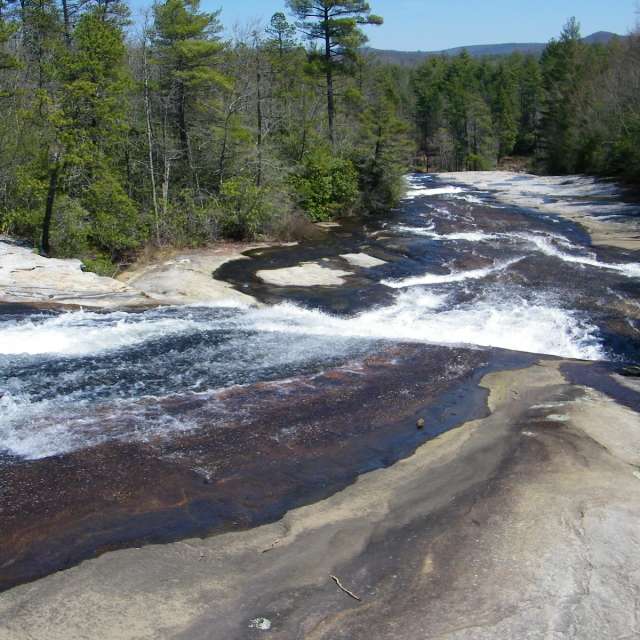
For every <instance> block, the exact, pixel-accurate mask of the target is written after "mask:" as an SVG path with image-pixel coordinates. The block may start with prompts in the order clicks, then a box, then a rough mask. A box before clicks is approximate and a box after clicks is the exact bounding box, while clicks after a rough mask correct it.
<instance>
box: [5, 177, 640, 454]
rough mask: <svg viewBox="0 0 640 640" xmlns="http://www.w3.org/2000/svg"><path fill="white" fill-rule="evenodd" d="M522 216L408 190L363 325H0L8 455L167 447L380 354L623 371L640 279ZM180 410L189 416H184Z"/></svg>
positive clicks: (183, 315)
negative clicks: (239, 408) (232, 410)
mask: <svg viewBox="0 0 640 640" xmlns="http://www.w3.org/2000/svg"><path fill="white" fill-rule="evenodd" d="M519 215H520V214H518V216H519ZM510 216H511V217H510ZM518 216H516V214H510V213H509V212H508V211H505V208H504V207H502V206H499V205H496V204H495V203H494V202H492V201H491V198H490V194H487V193H485V192H474V191H471V190H468V189H465V188H463V187H460V186H457V185H455V186H454V185H442V184H440V183H435V182H434V181H433V180H432V179H431V178H429V177H417V176H416V177H413V178H412V179H411V180H410V182H409V188H408V193H407V197H406V200H405V205H404V206H403V208H402V209H401V211H400V213H399V214H398V216H397V219H395V220H392V221H390V222H389V223H387V224H385V225H383V227H382V228H383V229H384V231H385V233H386V234H391V235H392V240H393V246H396V245H397V243H398V242H402V243H404V245H403V247H404V249H403V255H404V257H403V259H402V260H400V261H398V262H397V263H394V264H385V263H383V266H380V267H376V268H375V269H371V270H369V271H368V272H367V277H368V278H369V279H370V281H371V283H372V285H371V286H372V287H375V286H377V287H379V288H381V289H384V290H386V291H387V292H388V295H387V298H385V301H384V302H375V303H372V304H371V305H370V306H369V307H368V308H366V309H364V310H362V311H358V312H351V313H342V314H338V313H332V312H330V311H328V310H327V309H324V310H323V309H320V308H317V306H314V305H310V304H301V303H298V304H294V303H293V302H290V301H283V302H280V303H276V304H272V305H268V306H261V307H250V306H246V307H243V306H240V305H235V306H232V307H229V306H221V305H193V306H183V307H165V308H157V309H152V310H148V311H142V312H135V313H128V312H124V311H118V312H114V313H93V312H87V311H73V312H68V313H47V312H42V313H32V314H27V315H20V314H16V315H11V314H5V315H4V316H1V315H0V371H1V372H2V373H3V376H2V378H1V379H0V452H4V453H5V454H6V455H11V456H17V457H21V458H30V459H34V458H42V457H46V456H50V455H55V454H57V453H63V452H68V451H73V450H75V449H78V448H81V447H85V446H90V445H92V444H98V443H100V442H104V441H107V440H117V439H121V440H153V439H155V438H159V437H169V436H171V435H172V434H175V433H178V432H181V431H185V430H192V429H197V428H199V427H200V426H202V425H203V424H205V423H206V424H209V423H210V422H211V420H212V419H214V418H215V415H216V413H215V412H216V410H217V409H216V407H218V404H216V403H217V402H218V401H217V398H218V396H219V394H221V393H222V392H223V391H224V390H225V389H228V388H230V387H233V386H238V385H248V384H253V383H256V382H270V383H271V382H273V383H276V382H277V381H279V380H286V379H289V378H293V377H295V376H300V375H302V374H313V373H314V372H318V371H322V370H324V369H326V368H328V367H331V366H334V365H339V364H341V363H344V362H347V361H349V360H353V359H354V358H358V357H361V356H363V355H364V354H367V353H373V352H375V350H376V349H379V348H380V345H381V344H388V343H406V342H413V343H416V342H417V343H426V344H439V345H451V346H460V345H465V346H470V347H472V348H491V347H495V348H502V349H509V350H514V351H522V352H528V353H537V354H545V355H550V356H559V357H565V358H576V359H583V360H612V359H613V360H615V359H618V358H623V357H624V353H622V352H619V351H616V350H615V349H616V348H617V347H615V346H612V344H614V343H612V341H611V340H609V339H608V338H607V336H608V335H609V333H610V331H609V329H608V328H607V326H608V325H607V324H606V322H608V318H609V316H610V315H611V314H612V313H613V311H612V309H613V308H614V307H615V305H618V306H621V308H628V307H629V305H631V304H632V301H633V295H632V294H630V293H629V291H630V290H629V287H636V286H637V284H638V279H640V264H638V263H636V262H633V261H632V260H623V259H622V258H624V256H622V257H620V256H617V257H615V259H611V257H610V256H608V255H605V256H603V255H599V254H597V253H596V252H595V251H594V250H593V249H592V248H590V247H588V246H584V245H581V244H580V243H579V242H578V241H577V240H576V238H575V237H572V236H571V234H570V233H569V231H567V233H566V234H564V235H563V233H562V232H561V231H559V230H558V227H559V226H561V225H559V224H558V223H557V221H549V220H543V221H540V220H536V219H535V218H531V221H529V219H526V220H525V219H524V218H522V217H518ZM552 227H553V228H552ZM590 305H591V306H590ZM593 305H596V307H595V308H594V307H593ZM625 305H626V307H625ZM616 313H617V312H616ZM627 320H629V319H627ZM634 322H635V321H632V320H629V323H630V324H629V332H630V333H633V332H634V331H635V332H637V331H638V327H637V326H636V324H634ZM615 344H618V343H615ZM185 395H186V396H188V397H189V398H191V401H192V402H193V408H189V409H188V410H185V411H183V412H182V413H180V415H178V414H176V412H175V410H174V409H172V407H173V405H174V402H175V399H176V398H184V397H185ZM205 402H206V406H207V410H206V412H203V411H202V410H201V409H200V407H201V404H202V403H205ZM219 411H220V415H219V419H220V420H221V421H224V403H219ZM212 416H213V417H212Z"/></svg>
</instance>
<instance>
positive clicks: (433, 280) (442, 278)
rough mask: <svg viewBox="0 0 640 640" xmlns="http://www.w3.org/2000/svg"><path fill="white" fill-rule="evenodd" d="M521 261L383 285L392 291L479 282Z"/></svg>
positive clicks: (429, 275)
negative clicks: (467, 281) (452, 283)
mask: <svg viewBox="0 0 640 640" xmlns="http://www.w3.org/2000/svg"><path fill="white" fill-rule="evenodd" d="M520 260H522V258H514V259H512V260H505V261H503V262H497V263H496V264H494V265H492V266H490V267H483V268H482V269H470V270H468V271H451V272H450V273H443V274H440V273H425V274H424V275H421V276H411V277H409V278H400V279H397V280H382V284H383V285H385V286H387V287H391V288H392V289H403V288H405V287H413V286H416V285H431V284H447V283H450V282H463V281H465V280H479V279H481V278H486V277H487V276H489V275H491V274H493V273H497V272H498V271H504V270H505V269H508V268H509V267H510V266H511V265H512V264H515V263H516V262H519V261H520Z"/></svg>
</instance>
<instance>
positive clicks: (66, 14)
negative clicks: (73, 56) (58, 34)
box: [62, 0, 71, 48]
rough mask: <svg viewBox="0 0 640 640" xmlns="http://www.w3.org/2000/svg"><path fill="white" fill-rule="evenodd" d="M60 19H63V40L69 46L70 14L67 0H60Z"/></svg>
mask: <svg viewBox="0 0 640 640" xmlns="http://www.w3.org/2000/svg"><path fill="white" fill-rule="evenodd" d="M62 19H63V21H64V41H65V43H66V45H67V48H69V47H71V15H70V13H69V0H62Z"/></svg>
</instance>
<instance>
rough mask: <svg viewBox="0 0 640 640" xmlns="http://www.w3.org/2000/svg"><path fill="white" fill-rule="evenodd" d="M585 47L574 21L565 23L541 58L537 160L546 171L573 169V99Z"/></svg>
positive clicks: (575, 144) (580, 77)
mask: <svg viewBox="0 0 640 640" xmlns="http://www.w3.org/2000/svg"><path fill="white" fill-rule="evenodd" d="M584 51H585V45H584V44H583V43H582V41H581V38H580V25H579V24H578V22H577V20H576V19H575V18H571V19H570V20H568V22H567V23H566V24H565V26H564V29H563V30H562V34H561V36H560V39H559V40H554V41H552V42H551V43H550V44H549V46H548V47H547V48H546V49H545V51H544V53H543V55H542V59H541V68H542V82H543V88H544V94H543V104H542V121H541V126H540V142H541V149H540V152H541V157H542V160H543V162H544V163H545V166H546V167H547V168H548V170H549V171H551V172H554V173H566V172H571V171H574V170H575V167H576V157H577V147H578V137H579V132H578V131H579V130H578V127H577V126H576V124H577V123H576V120H575V109H576V98H577V94H578V91H579V87H580V83H581V81H582V80H583V79H584V75H583V74H584V72H585V68H584V66H583V61H584Z"/></svg>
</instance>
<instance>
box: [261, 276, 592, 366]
mask: <svg viewBox="0 0 640 640" xmlns="http://www.w3.org/2000/svg"><path fill="white" fill-rule="evenodd" d="M446 301H447V296H446V295H440V294H434V293H432V292H430V291H429V290H427V289H419V288H417V289H413V290H412V291H411V292H402V293H400V294H399V295H398V296H397V298H396V301H395V303H394V304H392V305H390V306H387V307H381V308H377V309H373V310H371V311H366V312H363V313H360V314H357V315H354V316H352V317H349V318H341V317H337V316H333V315H330V314H325V313H322V312H321V311H318V310H311V309H304V308H302V307H298V306H295V305H292V304H288V303H287V304H281V305H277V306H275V307H271V308H267V309H260V310H257V311H252V312H251V315H252V321H253V323H254V324H255V326H256V328H258V329H259V330H262V331H277V332H282V333H291V332H293V333H300V334H313V335H324V336H343V337H358V338H378V339H389V340H396V341H404V342H425V343H434V344H450V345H451V344H452V345H480V346H486V347H501V348H504V349H512V350H515V351H526V352H531V353H542V354H549V355H557V356H563V357H569V358H578V359H585V360H600V359H602V358H603V357H604V353H603V351H602V349H601V347H600V345H599V343H598V340H597V338H596V333H597V329H596V327H595V326H593V325H591V324H589V323H588V322H585V321H583V320H582V319H581V318H579V316H578V314H576V313H575V312H572V311H569V310H565V309H562V308H560V307H558V306H555V305H552V304H550V303H548V302H543V301H533V302H532V301H527V300H525V299H523V298H522V297H519V296H517V295H512V296H501V297H500V298H496V297H493V296H489V297H487V298H485V299H481V300H476V301H474V302H471V303H468V304H464V305H460V306H456V307H453V308H447V307H446Z"/></svg>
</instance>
